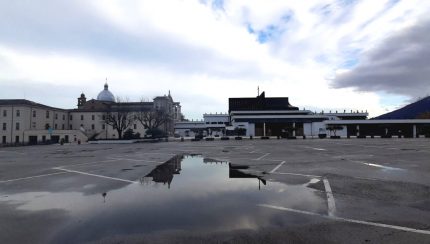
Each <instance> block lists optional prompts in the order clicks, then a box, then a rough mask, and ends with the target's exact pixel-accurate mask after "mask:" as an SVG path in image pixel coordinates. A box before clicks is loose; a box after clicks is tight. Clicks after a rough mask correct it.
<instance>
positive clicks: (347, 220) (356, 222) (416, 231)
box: [258, 204, 430, 235]
mask: <svg viewBox="0 0 430 244" xmlns="http://www.w3.org/2000/svg"><path fill="white" fill-rule="evenodd" d="M258 206H260V207H265V208H271V209H277V210H282V211H288V212H293V213H299V214H306V215H312V216H319V217H323V218H327V219H332V220H337V221H343V222H349V223H355V224H362V225H370V226H376V227H382V228H389V229H395V230H401V231H408V232H413V233H419V234H425V235H430V231H429V230H420V229H414V228H409V227H403V226H397V225H388V224H382V223H374V222H369V221H364V220H356V219H348V218H342V217H336V216H329V215H325V214H319V213H313V212H308V211H304V210H298V209H292V208H285V207H280V206H273V205H269V204H258Z"/></svg>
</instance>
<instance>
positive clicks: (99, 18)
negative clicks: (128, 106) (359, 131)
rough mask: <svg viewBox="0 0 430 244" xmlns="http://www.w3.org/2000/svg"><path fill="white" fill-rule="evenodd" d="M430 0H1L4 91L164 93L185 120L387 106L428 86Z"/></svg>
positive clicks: (70, 104) (41, 96) (73, 96)
mask: <svg viewBox="0 0 430 244" xmlns="http://www.w3.org/2000/svg"><path fill="white" fill-rule="evenodd" d="M429 10H430V1H428V0H386V1H385V0H377V1H375V0H360V1H354V0H309V1H293V0H291V1H288V0H283V1H279V0H153V1H146V0H139V1H138V0H38V1H32V0H19V1H8V0H0V99H18V98H25V99H29V100H32V101H35V102H39V103H43V104H46V105H50V106H56V107H60V108H75V107H76V106H77V98H78V96H79V95H80V94H81V92H83V93H85V95H86V96H87V98H88V99H91V98H96V97H97V94H98V93H99V92H100V91H101V90H102V89H103V85H104V83H105V81H106V78H107V81H108V84H109V90H110V91H111V92H112V93H113V94H114V95H115V96H118V97H121V98H127V99H129V100H131V101H140V100H142V99H144V100H148V99H152V98H153V97H155V96H159V95H165V94H168V92H169V90H170V92H171V94H172V97H173V99H174V100H175V101H179V102H180V103H181V105H182V111H183V113H184V115H185V117H186V118H188V119H200V118H202V114H203V113H210V112H212V113H215V112H218V113H219V112H227V110H228V98H229V97H255V96H257V87H259V89H260V92H261V91H265V92H266V96H268V97H281V96H282V97H289V99H290V103H291V104H292V105H294V106H297V107H299V108H300V109H309V110H312V111H318V112H319V111H321V110H324V111H330V110H331V111H335V110H338V111H344V110H346V111H350V110H354V111H356V110H360V111H361V110H367V111H368V112H369V113H370V117H373V116H377V115H380V114H383V113H385V112H387V111H391V110H393V109H395V108H398V107H401V106H403V105H405V104H407V103H408V102H411V101H413V100H416V99H418V98H419V97H425V96H427V95H428V94H429V93H430V81H429V79H428V77H430V66H429V65H428V64H429V63H430V17H427V16H428V12H429Z"/></svg>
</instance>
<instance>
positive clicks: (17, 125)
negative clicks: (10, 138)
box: [15, 122, 19, 130]
mask: <svg viewBox="0 0 430 244" xmlns="http://www.w3.org/2000/svg"><path fill="white" fill-rule="evenodd" d="M15 129H16V130H19V123H18V122H17V123H16V124H15Z"/></svg>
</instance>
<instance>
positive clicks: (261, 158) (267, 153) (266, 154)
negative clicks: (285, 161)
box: [255, 153, 270, 160]
mask: <svg viewBox="0 0 430 244" xmlns="http://www.w3.org/2000/svg"><path fill="white" fill-rule="evenodd" d="M269 154H270V153H266V154H264V155H263V156H261V157H259V158H256V159H255V160H261V159H262V158H264V157H266V156H267V155H269Z"/></svg>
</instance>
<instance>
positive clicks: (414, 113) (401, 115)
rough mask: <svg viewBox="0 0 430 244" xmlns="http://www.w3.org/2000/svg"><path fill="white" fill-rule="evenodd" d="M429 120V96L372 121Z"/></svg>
mask: <svg viewBox="0 0 430 244" xmlns="http://www.w3.org/2000/svg"><path fill="white" fill-rule="evenodd" d="M419 118H421V119H424V118H426V119H430V96H428V97H425V98H423V99H421V100H419V101H417V102H414V103H411V104H409V105H406V106H404V107H403V108H400V109H397V110H394V111H392V112H389V113H386V114H383V115H380V116H378V117H376V118H374V119H419Z"/></svg>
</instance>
